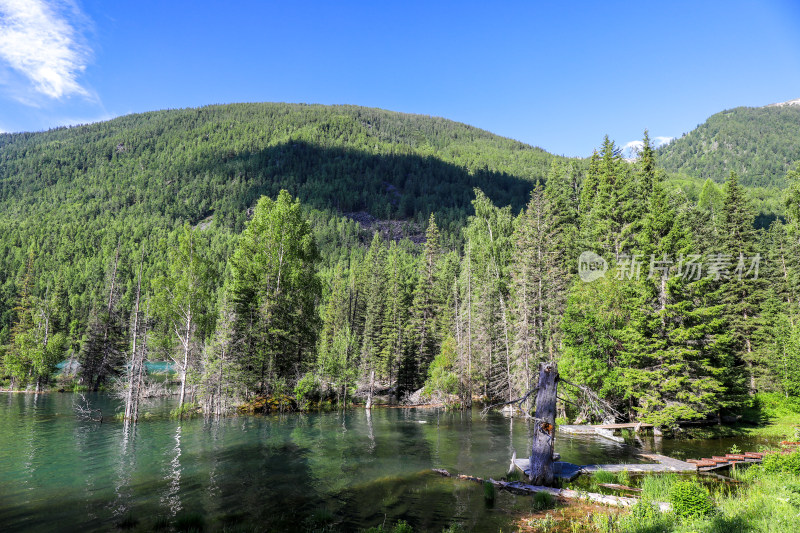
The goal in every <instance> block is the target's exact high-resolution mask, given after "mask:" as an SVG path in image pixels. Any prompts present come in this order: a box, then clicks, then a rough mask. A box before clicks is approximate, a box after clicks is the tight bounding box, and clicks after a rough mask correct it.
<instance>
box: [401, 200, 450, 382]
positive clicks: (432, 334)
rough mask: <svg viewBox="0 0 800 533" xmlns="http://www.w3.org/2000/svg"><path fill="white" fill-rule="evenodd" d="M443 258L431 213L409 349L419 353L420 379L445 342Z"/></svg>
mask: <svg viewBox="0 0 800 533" xmlns="http://www.w3.org/2000/svg"><path fill="white" fill-rule="evenodd" d="M440 256H441V247H440V235H439V227H438V226H437V225H436V218H435V217H434V215H433V214H431V216H430V219H429V220H428V229H427V230H426V232H425V248H424V251H423V253H422V256H421V257H420V260H419V270H418V272H417V283H416V285H415V287H414V300H413V303H412V310H411V320H410V323H409V332H408V338H409V347H410V348H411V349H413V350H414V352H415V353H414V359H415V361H414V364H415V366H416V372H417V374H418V375H419V376H426V375H427V373H428V366H430V364H431V362H432V361H433V358H434V357H436V354H437V353H439V344H440V342H441V339H440V338H439V333H440V332H439V329H438V328H437V322H438V319H437V316H438V315H439V314H441V312H442V301H441V300H440V298H441V294H440V292H439V291H437V287H436V280H437V277H438V271H437V268H438V266H439V257H440ZM416 385H418V384H417V383H415V386H416Z"/></svg>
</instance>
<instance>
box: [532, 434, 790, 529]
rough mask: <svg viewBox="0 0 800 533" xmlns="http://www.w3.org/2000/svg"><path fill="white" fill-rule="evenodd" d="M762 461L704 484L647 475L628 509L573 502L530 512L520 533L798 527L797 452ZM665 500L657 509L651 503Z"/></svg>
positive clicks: (670, 476) (675, 475) (681, 478)
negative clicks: (666, 504)
mask: <svg viewBox="0 0 800 533" xmlns="http://www.w3.org/2000/svg"><path fill="white" fill-rule="evenodd" d="M767 457H768V459H765V461H764V464H763V465H754V466H749V467H744V468H739V469H733V470H732V471H731V472H730V473H729V474H730V477H732V478H733V479H735V480H736V481H738V483H724V482H702V481H701V480H702V478H697V479H695V478H693V477H692V476H681V475H677V474H666V475H655V476H646V477H644V478H643V479H642V480H641V483H640V488H641V490H642V492H641V493H640V494H641V499H640V501H639V503H637V504H636V505H635V506H634V507H633V508H631V509H630V510H625V511H622V512H621V511H620V510H619V509H616V508H604V507H598V506H595V505H592V506H590V505H585V504H581V503H578V504H575V505H567V506H565V507H562V508H560V509H556V510H554V511H550V512H548V513H545V514H544V515H541V514H540V515H531V516H527V517H525V518H523V519H521V520H520V521H519V522H518V523H517V526H518V529H519V530H520V531H529V532H536V531H542V532H544V531H552V532H577V531H581V532H583V531H586V532H596V533H662V532H663V533H672V532H675V533H690V532H695V533H704V532H708V533H741V532H753V533H756V532H764V533H778V532H795V531H798V530H800V450H798V451H795V452H793V453H791V454H788V455H779V454H772V455H770V456H767ZM654 501H668V502H670V503H671V504H672V511H671V512H668V513H663V512H659V511H658V510H657V509H656V508H655V507H654V506H653V505H652V503H651V502H654Z"/></svg>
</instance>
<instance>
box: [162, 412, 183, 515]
mask: <svg viewBox="0 0 800 533" xmlns="http://www.w3.org/2000/svg"><path fill="white" fill-rule="evenodd" d="M182 427H183V426H180V425H179V426H178V427H176V428H175V436H174V437H173V439H174V441H175V445H174V446H173V448H172V450H170V451H169V452H168V454H169V455H170V456H171V457H172V459H171V460H170V462H169V464H168V465H167V469H166V472H165V478H166V479H167V481H168V484H167V487H166V489H165V491H164V494H163V495H162V497H161V504H162V505H163V506H165V507H167V508H168V509H169V514H170V515H171V516H175V515H177V514H178V513H179V512H180V511H181V509H182V506H181V496H180V490H181V430H182Z"/></svg>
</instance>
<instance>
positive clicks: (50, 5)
mask: <svg viewBox="0 0 800 533" xmlns="http://www.w3.org/2000/svg"><path fill="white" fill-rule="evenodd" d="M81 17H82V15H81V14H80V12H79V11H78V9H77V8H76V7H75V6H74V5H67V4H59V3H56V0H50V2H48V1H46V0H0V60H2V61H3V62H4V63H6V64H7V65H8V66H9V67H11V68H12V69H14V70H15V71H17V72H18V73H20V74H22V75H23V76H24V77H25V78H27V79H28V81H29V82H30V83H31V84H32V85H33V89H34V90H35V91H37V92H39V93H41V94H43V95H45V96H48V97H50V98H55V99H61V98H63V97H68V96H74V95H78V96H85V97H90V96H91V95H90V93H89V91H87V90H86V88H84V87H83V86H82V85H81V84H80V83H79V82H78V77H79V76H80V75H81V73H83V71H84V70H85V69H86V65H87V63H88V61H89V58H90V56H91V50H89V48H88V47H86V46H85V45H84V44H83V42H82V38H81V36H80V34H79V32H78V31H77V28H76V26H77V22H79V21H80V19H81ZM15 92H16V91H15ZM17 99H18V100H20V101H22V102H23V103H26V104H28V105H32V100H31V99H30V98H26V97H24V96H23V95H22V94H19V95H18V96H17Z"/></svg>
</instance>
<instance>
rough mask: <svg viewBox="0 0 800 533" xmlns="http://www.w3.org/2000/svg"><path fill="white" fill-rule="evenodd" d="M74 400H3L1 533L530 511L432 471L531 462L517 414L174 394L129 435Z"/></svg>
mask: <svg viewBox="0 0 800 533" xmlns="http://www.w3.org/2000/svg"><path fill="white" fill-rule="evenodd" d="M75 398H76V396H75V395H72V394H58V393H50V394H40V395H33V394H13V393H3V394H0V531H109V530H114V529H115V525H116V524H118V523H119V522H120V521H121V520H123V519H124V518H125V517H128V516H130V517H133V518H134V519H135V520H136V521H138V526H137V528H136V529H135V530H138V531H147V530H149V529H150V528H152V526H153V525H154V524H155V523H156V520H157V519H158V518H159V517H166V518H169V519H170V520H173V521H174V519H175V517H180V516H182V515H183V514H186V513H198V514H201V515H202V517H203V519H204V521H205V525H206V528H205V530H207V531H213V530H222V529H224V528H230V527H231V526H236V527H244V528H245V530H249V531H252V530H257V531H306V530H311V529H313V528H312V526H314V525H319V523H320V522H319V516H320V515H321V514H323V513H321V511H322V510H324V511H325V513H324V514H327V515H328V520H329V521H330V522H331V524H332V525H333V526H334V527H335V529H336V530H339V531H357V530H359V529H363V528H367V527H370V526H374V525H378V524H381V523H384V522H386V523H387V524H389V523H392V522H394V521H396V520H399V519H403V520H407V521H408V522H409V523H410V524H411V525H412V526H414V527H415V529H416V530H417V531H441V530H442V528H444V527H447V526H448V525H450V524H451V523H453V522H459V523H461V524H463V525H464V526H466V527H467V529H470V530H475V531H496V530H498V529H501V528H502V529H504V530H509V529H510V528H509V524H510V520H511V518H512V516H511V514H510V513H513V512H519V511H527V510H529V509H530V505H531V500H530V498H527V497H517V496H513V495H510V494H507V493H499V494H498V499H497V501H496V503H495V505H494V506H488V505H487V504H486V503H485V502H484V499H483V491H482V487H481V486H480V485H477V484H474V483H469V482H464V481H457V480H452V479H447V478H442V477H440V476H438V475H436V474H434V473H432V472H431V469H432V468H445V469H447V470H449V471H450V472H454V473H465V474H470V475H476V476H481V477H485V476H491V477H495V478H499V477H501V476H502V475H504V473H505V471H506V469H507V467H508V463H509V459H510V456H511V453H512V449H516V451H517V454H518V455H519V456H525V455H526V454H527V453H526V450H527V449H528V446H529V438H528V436H529V427H528V425H527V422H526V421H523V420H519V419H514V420H511V419H507V418H504V417H502V416H500V415H489V416H487V417H481V416H480V414H479V413H478V412H476V411H473V412H471V413H470V412H467V413H461V412H452V413H446V412H443V411H438V410H430V409H375V410H373V412H372V414H371V415H369V414H368V413H367V412H365V411H364V410H353V411H350V412H347V413H346V414H342V413H315V414H289V415H282V416H279V415H274V416H244V417H232V418H226V419H222V420H219V421H205V420H203V419H202V418H195V419H191V420H184V421H176V420H170V419H168V418H166V414H167V413H168V412H169V410H170V408H172V406H173V405H172V402H173V400H171V399H170V400H159V401H158V402H156V403H154V404H151V405H150V406H148V407H146V409H145V410H146V411H147V412H149V413H151V414H152V416H151V417H150V418H148V419H145V420H143V421H141V422H139V423H138V424H137V425H135V426H133V427H129V426H126V425H125V424H124V423H122V422H118V421H111V422H105V423H103V424H98V423H96V422H90V421H82V420H77V419H76V417H75V415H74V413H73V400H74V399H75ZM87 398H89V399H90V400H91V402H92V404H93V406H94V407H96V408H99V409H102V410H103V413H104V415H105V416H106V419H108V418H109V417H110V415H112V414H113V413H114V412H115V411H116V410H117V409H119V402H117V401H116V400H113V399H110V398H109V397H107V396H104V395H87ZM726 445H727V446H729V444H726ZM720 446H722V445H720ZM556 449H557V451H559V452H560V453H561V455H562V458H563V459H564V460H566V461H570V462H574V463H578V464H588V463H594V462H605V463H609V462H626V461H634V460H635V459H634V458H633V457H634V454H635V453H636V452H637V450H636V449H634V448H632V447H629V446H625V445H622V446H620V445H618V444H616V443H614V442H611V441H607V440H605V439H601V438H597V437H587V436H573V437H567V436H561V435H560V436H559V437H558V440H557V445H556ZM723 451H724V449H723ZM715 453H716V452H715ZM314 517H317V518H316V519H315V518H314ZM315 520H316V521H315Z"/></svg>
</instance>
